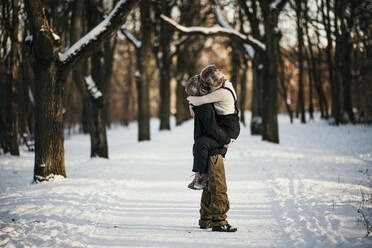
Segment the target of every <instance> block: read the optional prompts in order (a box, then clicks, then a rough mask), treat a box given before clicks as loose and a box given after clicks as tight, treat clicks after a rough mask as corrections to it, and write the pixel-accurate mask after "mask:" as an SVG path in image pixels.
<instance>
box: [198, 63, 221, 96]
mask: <svg viewBox="0 0 372 248" xmlns="http://www.w3.org/2000/svg"><path fill="white" fill-rule="evenodd" d="M225 80H226V79H225V75H224V74H223V73H222V72H221V71H220V70H219V69H218V68H217V67H216V66H215V65H207V66H206V67H204V68H203V70H202V71H201V73H200V81H201V84H202V86H203V87H204V88H206V89H208V90H209V91H215V90H216V89H218V88H220V87H221V86H223V85H224V83H225Z"/></svg>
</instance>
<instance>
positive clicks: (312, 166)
mask: <svg viewBox="0 0 372 248" xmlns="http://www.w3.org/2000/svg"><path fill="white" fill-rule="evenodd" d="M287 119H288V118H287V116H280V118H279V120H280V139H281V144H280V145H275V144H270V143H267V142H262V141H261V140H260V138H259V137H252V136H250V134H249V129H248V128H243V129H242V133H241V136H240V137H239V139H238V141H237V142H236V143H234V145H233V147H232V148H231V150H230V151H229V153H228V155H227V158H226V160H225V166H226V174H227V180H228V188H229V198H230V204H231V205H230V207H231V209H230V211H229V213H228V216H229V221H230V222H231V223H232V224H233V225H235V226H237V227H238V228H239V230H238V232H236V233H212V232H211V231H210V230H207V231H206V230H200V229H198V226H197V221H198V209H199V201H200V192H198V191H191V190H188V189H187V188H186V185H187V183H188V182H189V181H190V180H191V174H192V173H191V172H190V170H191V162H192V157H191V146H192V129H193V124H192V122H191V121H190V122H187V123H185V124H184V125H182V126H180V127H174V126H173V127H172V128H173V130H172V131H171V132H159V131H157V127H158V122H157V121H156V120H155V121H153V122H152V141H150V142H141V143H138V142H136V135H137V128H136V125H134V124H133V125H131V126H130V127H129V128H113V129H112V130H110V131H109V133H108V135H109V146H110V147H109V153H110V160H104V159H89V137H88V136H86V135H75V136H72V137H69V138H66V141H65V149H66V170H67V174H68V179H59V180H55V181H54V182H52V183H42V184H37V185H31V184H30V182H31V179H32V173H33V171H32V170H33V154H31V153H28V152H22V154H21V157H20V158H15V157H11V156H8V155H1V156H0V247H32V246H33V247H172V248H174V247H177V248H182V247H192V248H195V247H255V248H259V247H268V248H269V247H296V248H297V247H327V248H328V247H371V246H372V238H371V237H368V238H366V237H365V230H364V227H363V225H362V224H361V223H360V222H358V221H357V212H356V209H357V207H358V206H359V202H358V201H359V200H360V189H362V190H365V191H367V190H368V188H367V187H364V186H361V185H360V182H361V181H362V179H363V175H362V173H361V172H363V171H365V170H366V169H368V168H369V169H370V170H371V168H372V127H365V126H351V125H347V126H341V127H338V128H335V127H332V126H329V125H328V124H326V123H325V122H322V121H317V122H314V123H309V124H306V125H301V124H298V123H296V124H294V125H290V124H289V123H288V120H287Z"/></svg>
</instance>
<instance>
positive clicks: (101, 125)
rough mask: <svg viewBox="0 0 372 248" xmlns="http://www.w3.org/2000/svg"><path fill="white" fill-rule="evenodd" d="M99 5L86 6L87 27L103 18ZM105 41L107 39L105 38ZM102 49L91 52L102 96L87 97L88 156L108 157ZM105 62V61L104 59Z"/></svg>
mask: <svg viewBox="0 0 372 248" xmlns="http://www.w3.org/2000/svg"><path fill="white" fill-rule="evenodd" d="M99 8H100V6H98V3H97V2H96V3H94V2H90V4H89V6H88V16H89V18H88V27H89V29H92V28H94V27H95V26H96V25H97V24H98V23H100V21H101V20H102V19H103V17H102V14H101V12H100V11H99ZM106 42H107V40H106ZM102 60H104V57H103V52H102V50H100V49H99V50H98V51H96V52H95V53H93V54H92V56H91V58H90V62H91V75H92V78H93V81H94V83H95V84H96V86H97V88H98V90H99V91H100V92H101V93H102V97H98V98H95V97H89V99H90V101H91V114H92V116H91V120H92V123H90V130H89V131H90V141H91V144H90V156H91V157H102V158H108V147H107V135H106V123H105V114H104V109H105V108H104V96H105V83H106V82H105V81H104V80H105V76H104V74H105V71H104V64H103V63H102ZM105 62H106V61H105Z"/></svg>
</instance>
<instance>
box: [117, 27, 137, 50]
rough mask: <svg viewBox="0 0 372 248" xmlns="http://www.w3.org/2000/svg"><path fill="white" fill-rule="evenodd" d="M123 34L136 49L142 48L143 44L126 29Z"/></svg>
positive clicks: (122, 30)
mask: <svg viewBox="0 0 372 248" xmlns="http://www.w3.org/2000/svg"><path fill="white" fill-rule="evenodd" d="M121 33H122V34H123V35H124V36H125V37H126V38H127V39H128V40H129V42H130V43H132V44H133V46H135V48H137V49H139V48H141V46H142V42H141V41H140V40H137V39H136V37H134V36H133V35H132V34H131V33H130V32H129V31H128V30H127V29H126V28H122V29H121Z"/></svg>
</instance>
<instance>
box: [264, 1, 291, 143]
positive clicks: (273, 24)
mask: <svg viewBox="0 0 372 248" xmlns="http://www.w3.org/2000/svg"><path fill="white" fill-rule="evenodd" d="M269 2H270V1H268V0H265V1H261V2H260V5H261V10H262V13H263V17H264V27H265V35H266V37H265V44H266V51H265V63H264V99H263V103H264V104H263V134H262V139H263V140H266V141H269V142H273V143H279V130H278V117H277V111H278V109H277V94H278V92H277V90H278V67H279V66H278V63H279V51H278V47H279V41H280V37H281V36H280V33H278V32H276V30H277V25H278V19H279V13H280V10H278V9H275V10H272V9H271V7H270V4H269ZM285 3H286V1H284V0H282V3H281V4H285ZM282 7H284V5H282Z"/></svg>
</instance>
